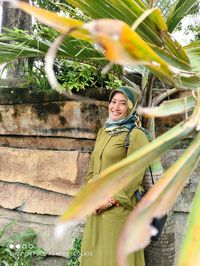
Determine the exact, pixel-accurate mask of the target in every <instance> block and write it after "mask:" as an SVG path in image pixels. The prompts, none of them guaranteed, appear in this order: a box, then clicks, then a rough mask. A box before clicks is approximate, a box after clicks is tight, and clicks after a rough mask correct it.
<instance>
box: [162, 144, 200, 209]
mask: <svg viewBox="0 0 200 266" xmlns="http://www.w3.org/2000/svg"><path fill="white" fill-rule="evenodd" d="M183 151H184V150H182V149H178V150H177V149H176V150H170V151H168V152H167V153H166V154H165V155H164V156H162V164H163V167H164V168H165V169H167V168H169V167H170V166H171V165H172V164H173V163H174V162H175V161H176V160H177V158H178V157H179V156H180V155H181V154H182V153H183ZM199 173H200V164H198V166H197V168H196V169H195V171H194V173H193V174H192V175H191V176H190V177H188V180H187V181H186V184H185V186H184V189H183V190H182V192H181V194H180V195H179V197H178V199H177V201H176V203H175V205H174V211H176V212H190V209H191V204H192V200H193V197H194V195H195V191H196V188H197V186H198V183H199V182H200V174H199Z"/></svg>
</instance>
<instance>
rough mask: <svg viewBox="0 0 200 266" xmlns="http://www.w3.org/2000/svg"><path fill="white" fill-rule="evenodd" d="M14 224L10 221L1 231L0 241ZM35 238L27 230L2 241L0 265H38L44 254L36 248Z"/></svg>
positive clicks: (32, 232) (30, 231)
mask: <svg viewBox="0 0 200 266" xmlns="http://www.w3.org/2000/svg"><path fill="white" fill-rule="evenodd" d="M14 223H15V222H14V221H12V222H10V223H8V224H6V225H5V226H4V227H3V228H2V229H1V231H0V232H1V233H0V239H1V238H2V237H3V236H4V234H5V232H6V231H8V229H9V228H10V227H11V226H12V225H13V224H14ZM36 237H37V236H36V233H35V232H34V231H33V230H32V229H31V228H29V229H27V230H26V231H24V232H21V233H18V234H13V235H11V236H10V237H9V238H7V239H5V240H2V241H1V244H0V262H1V265H2V266H10V265H14V266H22V265H24V266H30V265H32V263H39V262H40V261H41V259H42V258H44V257H45V256H46V252H45V251H44V250H43V249H41V248H38V247H37V245H36ZM37 265H38V264H37Z"/></svg>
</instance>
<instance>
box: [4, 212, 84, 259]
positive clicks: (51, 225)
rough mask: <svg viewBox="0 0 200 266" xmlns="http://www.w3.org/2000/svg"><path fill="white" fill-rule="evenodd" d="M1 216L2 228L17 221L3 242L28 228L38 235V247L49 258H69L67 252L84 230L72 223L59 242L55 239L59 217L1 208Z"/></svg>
mask: <svg viewBox="0 0 200 266" xmlns="http://www.w3.org/2000/svg"><path fill="white" fill-rule="evenodd" d="M0 214H1V216H0V228H2V227H3V226H5V224H7V223H8V222H10V221H11V220H15V221H16V223H15V224H13V225H12V227H11V228H10V229H9V230H7V231H6V233H5V234H4V235H3V238H1V242H2V241H4V240H5V239H7V238H10V237H11V236H12V235H13V234H15V233H16V234H17V233H19V232H24V231H25V230H26V229H27V228H31V229H33V230H34V231H35V233H36V234H37V245H38V247H41V248H43V249H44V250H45V251H46V252H47V254H48V255H49V256H58V257H67V251H68V250H69V249H70V248H71V246H72V242H73V238H74V236H75V235H76V234H78V233H80V231H81V230H82V223H75V222H74V223H70V224H69V225H68V228H67V231H66V232H65V234H63V237H62V239H59V240H58V239H56V238H55V225H56V224H57V223H58V217H57V216H49V215H37V214H27V213H23V212H19V211H8V210H6V209H2V208H0ZM1 242H0V243H1ZM15 244H17V243H15Z"/></svg>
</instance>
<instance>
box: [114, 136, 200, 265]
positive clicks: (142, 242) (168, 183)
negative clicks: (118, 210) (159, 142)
mask: <svg viewBox="0 0 200 266" xmlns="http://www.w3.org/2000/svg"><path fill="white" fill-rule="evenodd" d="M199 160H200V132H199V133H197V134H196V136H195V138H194V140H193V141H192V143H191V145H190V146H189V147H188V148H187V149H186V150H185V151H184V153H183V154H182V155H181V156H180V157H179V159H178V160H177V161H176V162H175V164H173V165H172V166H171V167H170V168H169V169H168V170H167V171H166V172H165V173H164V175H163V176H162V177H161V179H160V180H159V181H158V182H157V183H156V184H155V185H154V186H153V187H152V188H151V189H150V190H149V191H148V193H147V194H146V195H145V196H144V197H143V199H142V200H141V201H140V203H139V204H138V205H137V206H136V208H135V209H134V210H133V212H132V213H131V214H130V215H129V217H128V220H127V222H126V224H125V228H124V230H123V233H122V236H121V238H120V241H119V246H118V248H119V249H118V250H119V251H120V252H118V258H119V265H121V266H125V265H126V264H125V260H126V256H127V255H128V254H129V253H131V252H134V251H136V250H139V249H141V248H144V247H145V246H147V245H148V244H149V242H150V238H151V236H152V235H153V227H152V226H151V221H152V219H153V218H154V217H162V216H163V215H164V214H166V213H167V211H168V210H170V209H171V208H172V206H173V204H174V203H175V201H176V199H177V197H178V195H179V194H180V193H181V190H182V188H183V187H184V184H185V183H186V181H187V179H188V177H189V176H190V175H191V174H192V173H193V171H194V169H195V168H196V166H197V165H198V162H199ZM198 228H199V225H198ZM198 230H199V229H198ZM130 232H131V234H130ZM198 243H200V242H198ZM184 265H195V264H184Z"/></svg>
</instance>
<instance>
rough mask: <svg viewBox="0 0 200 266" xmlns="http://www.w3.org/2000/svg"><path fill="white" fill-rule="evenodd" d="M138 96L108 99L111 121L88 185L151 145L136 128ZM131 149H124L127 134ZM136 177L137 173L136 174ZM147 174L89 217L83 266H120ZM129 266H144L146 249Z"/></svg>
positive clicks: (122, 91) (121, 93) (117, 94)
mask: <svg viewBox="0 0 200 266" xmlns="http://www.w3.org/2000/svg"><path fill="white" fill-rule="evenodd" d="M136 101H137V99H136V95H135V92H134V91H133V89H132V88H131V87H125V86H123V87H120V88H119V89H117V90H114V91H112V93H111V95H110V99H109V108H108V111H109V118H108V119H107V121H106V123H105V126H104V128H101V129H100V130H99V132H98V135H97V139H96V143H95V147H94V151H93V153H92V157H91V160H90V164H89V170H88V174H87V176H86V178H85V181H86V182H90V181H92V178H93V177H95V176H96V175H98V174H99V173H100V172H101V171H103V170H104V169H106V168H107V167H109V166H110V165H112V164H114V163H117V162H119V161H120V160H122V159H123V158H125V157H126V156H127V155H128V154H130V153H132V152H134V151H135V150H137V149H139V148H141V147H142V146H143V145H145V144H146V143H148V139H147V137H146V135H145V133H144V132H143V131H142V130H141V129H138V128H137V126H136V116H135V106H136ZM129 131H131V132H130V136H129V146H128V148H126V147H125V140H126V137H127V134H128V132H129ZM133 175H134V173H133ZM143 175H144V172H143V173H142V174H140V175H138V176H137V177H136V178H134V180H133V181H132V182H131V183H129V184H128V185H127V186H126V187H125V188H123V189H121V190H120V191H119V192H118V193H116V194H115V195H113V196H110V197H108V198H107V199H105V203H104V204H102V205H101V206H99V208H98V209H97V210H95V211H94V213H93V214H92V215H90V216H89V217H88V218H87V221H86V224H85V229H84V234H83V240H82V247H81V266H117V258H116V250H117V242H118V239H119V236H120V233H121V230H122V228H123V225H124V223H125V221H126V219H127V216H128V215H129V213H130V212H131V211H132V209H133V208H134V206H135V205H136V198H135V195H134V192H135V191H136V190H138V189H142V188H141V183H142V179H143ZM127 261H128V266H144V265H145V262H144V254H143V250H139V251H137V252H135V253H133V254H130V255H129V256H128V260H127Z"/></svg>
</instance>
